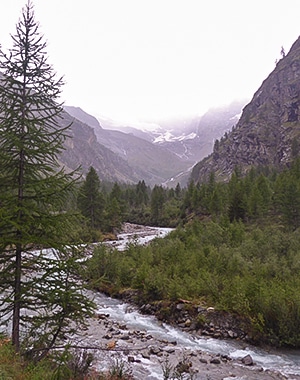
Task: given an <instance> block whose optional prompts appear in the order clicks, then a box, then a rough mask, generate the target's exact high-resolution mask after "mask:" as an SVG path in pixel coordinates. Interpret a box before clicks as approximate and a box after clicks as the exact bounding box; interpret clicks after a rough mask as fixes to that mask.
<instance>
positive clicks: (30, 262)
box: [0, 1, 92, 357]
mask: <svg viewBox="0 0 300 380" xmlns="http://www.w3.org/2000/svg"><path fill="white" fill-rule="evenodd" d="M12 40H13V47H12V48H11V49H10V50H9V52H8V53H7V54H6V53H5V52H4V51H2V50H0V70H1V72H2V74H1V83H0V268H1V277H0V315H1V322H9V321H10V322H11V325H12V342H13V345H14V347H15V349H16V351H20V349H21V336H22V341H23V342H24V345H25V350H27V347H29V346H30V347H33V348H34V349H37V351H34V352H36V353H38V354H37V356H39V357H42V356H44V355H46V354H47V351H48V350H49V349H50V348H51V347H52V346H53V345H54V344H55V342H56V341H57V340H59V339H63V338H64V337H65V334H66V333H70V332H72V331H76V330H78V326H80V325H81V324H84V322H85V315H86V314H89V313H90V312H91V306H92V304H91V302H90V301H88V300H87V299H86V297H85V296H84V295H83V293H82V289H81V286H80V285H79V284H80V282H79V281H78V279H77V273H78V260H77V259H78V257H79V256H80V255H79V254H78V251H77V250H76V249H72V248H71V247H70V245H67V244H68V243H70V241H71V239H72V234H71V233H72V231H73V226H74V224H75V222H76V217H75V215H71V214H69V213H68V212H67V210H66V208H65V205H66V204H67V203H68V200H69V197H70V196H71V195H72V194H73V192H74V188H75V186H74V185H75V179H74V178H75V173H70V174H68V175H67V174H65V172H64V170H63V169H61V170H60V169H59V165H58V154H59V153H60V152H61V151H62V149H63V142H64V139H65V137H66V134H67V129H66V128H62V127H60V115H61V112H62V104H60V103H59V97H60V92H61V86H62V84H63V81H62V79H61V78H59V79H57V77H56V73H55V72H53V69H52V67H51V66H50V65H49V64H48V63H47V56H46V53H45V48H46V44H45V43H44V42H43V37H42V36H41V35H40V33H39V25H38V23H37V22H36V21H35V17H34V10H33V6H32V4H31V2H30V1H28V2H27V4H26V6H25V7H24V9H23V11H22V15H21V18H20V20H19V22H18V23H17V25H16V33H15V34H14V35H12ZM49 247H51V249H50V248H49ZM44 248H48V250H45V249H44ZM33 249H34V250H33ZM83 310H85V312H84V311H83ZM26 342H27V343H26ZM26 345H27V347H26ZM39 350H42V351H39Z"/></svg>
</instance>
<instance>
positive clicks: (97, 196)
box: [77, 167, 104, 228]
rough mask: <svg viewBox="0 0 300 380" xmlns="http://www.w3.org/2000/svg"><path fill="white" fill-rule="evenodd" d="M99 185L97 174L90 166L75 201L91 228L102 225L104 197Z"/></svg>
mask: <svg viewBox="0 0 300 380" xmlns="http://www.w3.org/2000/svg"><path fill="white" fill-rule="evenodd" d="M100 187H101V184H100V179H99V177H98V174H97V172H96V170H95V169H94V168H93V167H90V169H89V171H88V173H87V175H86V179H85V181H84V183H83V184H82V186H81V188H80V191H79V194H78V199H77V203H78V207H79V209H80V211H81V212H82V214H83V215H84V216H85V217H86V218H87V220H88V223H89V225H90V227H92V228H100V227H102V225H103V209H104V197H103V194H102V193H101V189H100Z"/></svg>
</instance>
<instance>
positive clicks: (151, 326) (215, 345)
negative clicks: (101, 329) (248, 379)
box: [94, 293, 300, 375]
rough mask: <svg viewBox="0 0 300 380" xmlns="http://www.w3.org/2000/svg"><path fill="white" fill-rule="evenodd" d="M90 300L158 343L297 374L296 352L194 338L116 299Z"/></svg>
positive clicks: (299, 371) (98, 296) (299, 367)
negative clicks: (239, 359)
mask: <svg viewBox="0 0 300 380" xmlns="http://www.w3.org/2000/svg"><path fill="white" fill-rule="evenodd" d="M94 301H95V302H96V304H97V310H98V312H99V313H100V314H101V313H103V314H109V315H110V318H111V319H112V320H115V321H116V322H119V323H125V324H126V326H127V328H128V329H133V330H140V331H146V332H147V333H149V334H151V335H152V336H153V337H155V338H157V339H159V340H168V341H170V342H173V341H176V342H177V346H176V347H177V348H180V347H181V348H182V349H184V348H185V349H193V350H202V351H204V352H208V353H214V354H218V353H220V354H224V355H228V356H230V357H231V358H233V359H238V358H243V357H244V356H246V355H247V354H250V355H251V356H252V358H253V360H254V362H255V363H256V364H257V365H258V366H260V367H262V368H264V369H271V370H277V371H280V372H281V373H283V374H286V375H300V352H299V351H296V350H295V351H283V350H280V351H279V350H278V351H276V350H272V352H267V351H265V350H263V349H260V348H257V347H254V346H250V345H247V347H245V344H244V343H241V342H237V341H234V340H221V339H213V338H204V337H194V336H192V335H191V334H188V333H185V332H182V331H181V330H179V329H176V328H174V327H171V326H169V325H166V324H161V323H160V322H159V321H157V319H156V318H155V317H153V316H145V315H142V314H140V313H139V312H138V311H137V310H136V309H134V308H133V307H132V306H131V305H128V304H126V303H122V302H121V301H119V300H116V299H112V298H109V297H107V296H105V295H103V294H101V293H96V294H95V298H94Z"/></svg>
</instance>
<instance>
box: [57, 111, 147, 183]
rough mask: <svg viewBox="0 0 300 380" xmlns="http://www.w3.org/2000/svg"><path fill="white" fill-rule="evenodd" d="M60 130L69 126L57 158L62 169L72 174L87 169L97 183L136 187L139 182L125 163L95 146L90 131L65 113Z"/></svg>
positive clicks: (115, 155) (95, 143)
mask: <svg viewBox="0 0 300 380" xmlns="http://www.w3.org/2000/svg"><path fill="white" fill-rule="evenodd" d="M61 124H62V125H63V126H67V125H70V124H72V125H71V128H70V132H69V136H70V137H69V138H67V140H66V141H65V148H66V149H65V150H64V151H63V152H62V153H61V155H60V161H61V163H62V165H64V166H66V167H67V168H69V169H71V170H74V169H76V168H77V167H79V166H81V168H82V171H83V173H86V172H87V171H88V169H89V168H90V166H93V167H94V168H95V170H96V171H97V173H98V175H99V177H100V179H102V180H107V181H122V182H128V183H136V182H137V181H139V180H140V178H142V177H141V176H140V175H139V174H138V173H136V172H135V171H134V170H133V169H132V168H131V167H130V166H129V165H128V163H127V162H126V161H125V160H123V159H122V158H121V157H119V156H118V155H117V154H115V153H113V152H111V151H110V150H109V149H107V148H106V147H105V146H103V145H101V144H99V143H98V141H97V138H96V135H95V133H94V130H93V128H91V127H89V126H88V125H86V124H84V123H82V122H81V121H79V120H77V119H74V118H73V117H72V116H71V115H69V114H68V113H67V112H64V113H63V118H62V119H61Z"/></svg>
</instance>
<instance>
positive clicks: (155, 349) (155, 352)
mask: <svg viewBox="0 0 300 380" xmlns="http://www.w3.org/2000/svg"><path fill="white" fill-rule="evenodd" d="M160 352H161V348H160V347H157V346H151V347H150V348H149V353H150V354H152V355H158V354H159V353H160Z"/></svg>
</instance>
